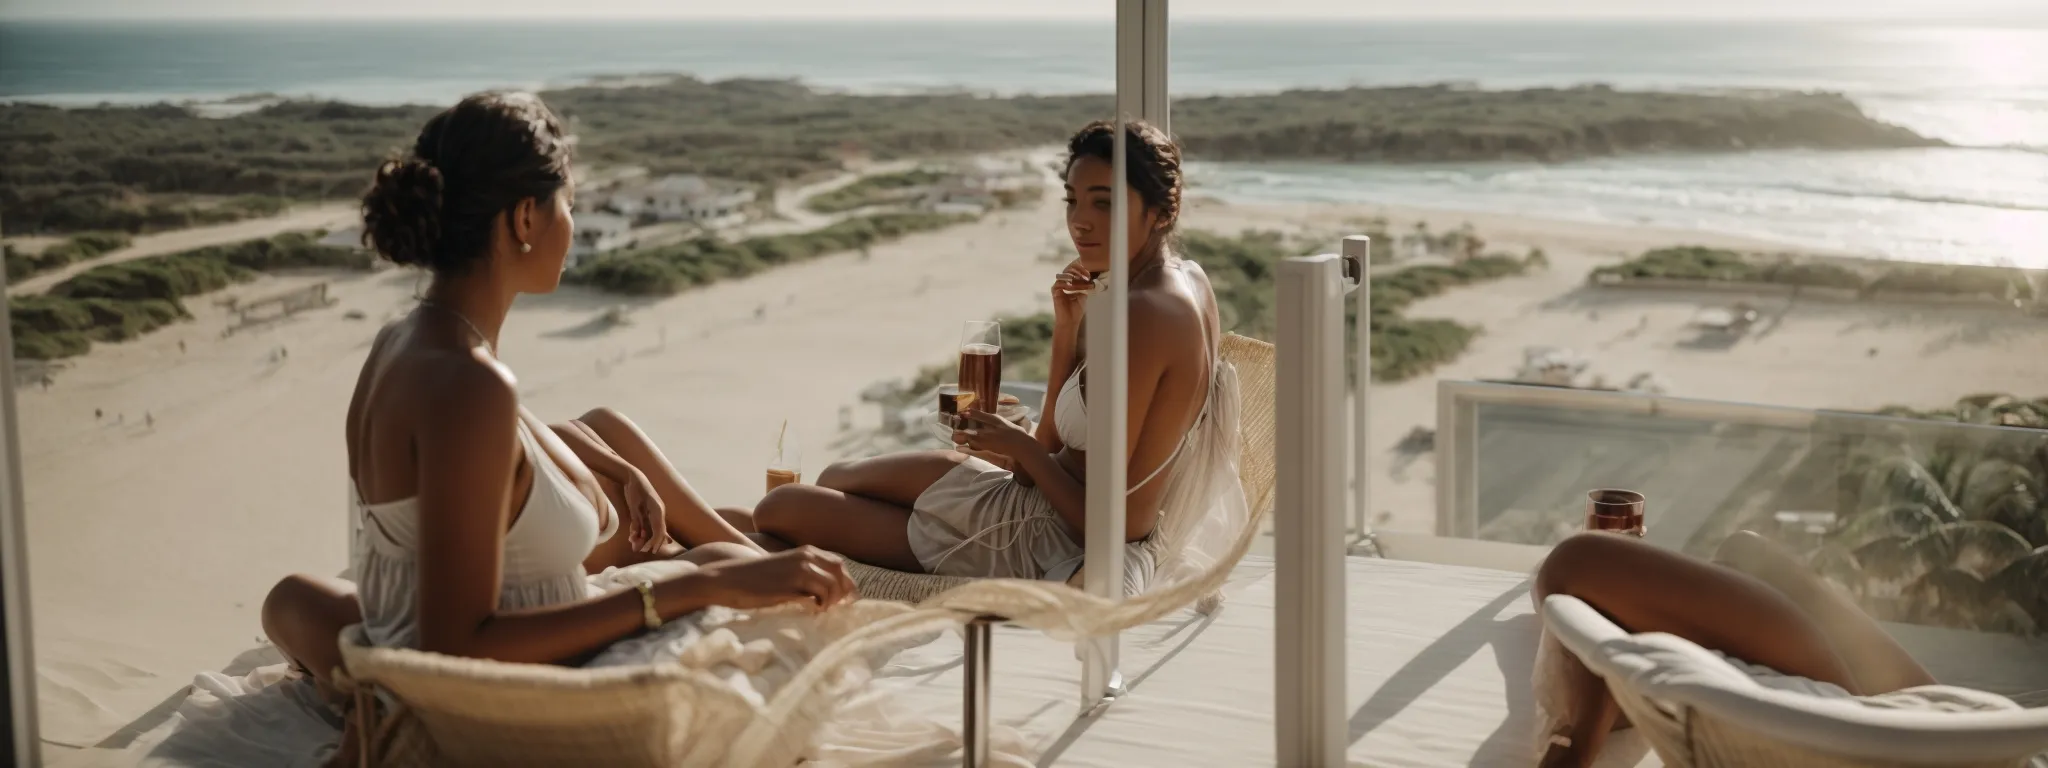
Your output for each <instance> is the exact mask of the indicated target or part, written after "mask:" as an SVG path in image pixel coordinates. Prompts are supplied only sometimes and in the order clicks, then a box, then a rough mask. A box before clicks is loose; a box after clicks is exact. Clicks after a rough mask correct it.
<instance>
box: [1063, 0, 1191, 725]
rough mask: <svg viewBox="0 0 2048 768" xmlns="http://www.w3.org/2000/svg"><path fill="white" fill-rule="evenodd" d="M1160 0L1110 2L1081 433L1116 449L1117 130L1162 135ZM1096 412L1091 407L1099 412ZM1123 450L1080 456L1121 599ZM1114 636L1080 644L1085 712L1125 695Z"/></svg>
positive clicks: (1126, 334) (1098, 583) (1120, 362)
mask: <svg viewBox="0 0 2048 768" xmlns="http://www.w3.org/2000/svg"><path fill="white" fill-rule="evenodd" d="M1166 34H1167V29H1166V0H1118V2H1117V6H1116V116H1115V120H1116V127H1117V131H1116V148H1115V155H1114V157H1113V159H1112V164H1113V166H1114V173H1115V181H1114V182H1112V184H1113V185H1114V186H1113V188H1112V194H1111V206H1112V207H1111V224H1110V280H1109V290H1107V291H1103V292H1102V293H1099V294H1096V295H1095V296H1092V297H1090V298H1089V299H1088V375H1089V387H1088V396H1089V405H1090V407H1089V409H1088V434H1090V435H1094V436H1096V437H1095V440H1096V444H1097V445H1107V446H1120V445H1124V444H1126V442H1128V441H1129V439H1130V434H1129V412H1130V392H1129V388H1128V386H1127V385H1126V384H1127V382H1128V381H1130V295H1131V293H1130V280H1129V272H1130V270H1128V269H1126V267H1127V266H1128V265H1129V264H1130V261H1131V254H1130V245H1129V243H1130V232H1129V228H1130V211H1129V206H1130V203H1129V200H1128V186H1127V182H1126V178H1127V177H1126V174H1125V168H1126V167H1127V162H1128V160H1127V151H1126V150H1127V148H1126V147H1125V146H1124V130H1123V128H1124V124H1125V121H1126V120H1130V119H1133V118H1136V119H1140V120H1144V121H1146V122H1149V123H1151V124H1153V125H1155V126H1157V127H1159V128H1160V129H1161V130H1167V131H1170V130H1171V127H1170V123H1169V122H1168V121H1169V119H1170V116H1169V114H1168V113H1169V107H1168V103H1167V89H1166V63H1167V62H1166ZM1098 406H1099V407H1098ZM1124 455H1125V454H1124V452H1123V451H1119V450H1104V451H1091V452H1090V453H1089V454H1088V526H1087V530H1086V531H1085V533H1086V536H1087V540H1086V542H1085V544H1086V547H1087V556H1086V566H1085V568H1086V571H1085V572H1086V574H1087V575H1086V576H1085V577H1084V581H1085V584H1084V585H1083V587H1084V588H1085V589H1087V591H1088V592H1089V593H1091V594H1095V595H1098V596H1101V597H1106V598H1109V599H1112V600H1120V599H1123V597H1124V594H1123V582H1124V580H1123V573H1124V543H1125V537H1124V522H1125V517H1124V489H1125V488H1126V487H1127V486H1128V485H1129V480H1128V477H1127V469H1128V467H1127V466H1126V464H1125V461H1124ZM1119 645H1120V643H1119V638H1118V636H1117V635H1106V636H1103V637H1097V638H1091V639H1089V640H1085V641H1083V642H1082V643H1081V648H1080V655H1081V702H1082V707H1083V708H1084V709H1087V708H1091V707H1094V706H1096V705H1098V704H1100V703H1102V702H1105V701H1107V700H1110V699H1113V698H1114V697H1116V696H1118V695H1120V694H1121V693H1122V692H1123V682H1122V679H1121V675H1120V674H1118V672H1117V660H1118V656H1119V653H1118V651H1119Z"/></svg>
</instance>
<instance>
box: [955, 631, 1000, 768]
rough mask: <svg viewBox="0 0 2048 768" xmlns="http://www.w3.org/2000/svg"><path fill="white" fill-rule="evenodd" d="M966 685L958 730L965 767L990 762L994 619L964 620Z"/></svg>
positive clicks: (984, 766) (981, 767) (975, 767)
mask: <svg viewBox="0 0 2048 768" xmlns="http://www.w3.org/2000/svg"><path fill="white" fill-rule="evenodd" d="M966 632H967V669H966V672H967V684H966V685H965V686H964V688H965V690H966V701H965V702H964V704H965V706H964V707H963V709H962V714H963V715H964V718H963V719H964V722H963V723H961V729H960V750H961V764H962V765H965V766H967V768H986V766H987V765H988V764H989V747H988V715H989V713H988V692H989V682H990V681H989V663H990V662H991V661H992V660H991V659H990V658H989V654H990V652H992V651H994V650H995V643H994V640H995V627H994V622H992V621H990V620H988V619H975V620H974V621H970V622H968V623H967V627H966Z"/></svg>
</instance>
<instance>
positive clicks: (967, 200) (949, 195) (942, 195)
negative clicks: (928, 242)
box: [918, 179, 998, 216]
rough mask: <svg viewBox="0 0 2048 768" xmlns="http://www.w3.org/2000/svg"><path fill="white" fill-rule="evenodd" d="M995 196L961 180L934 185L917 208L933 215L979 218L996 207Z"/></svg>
mask: <svg viewBox="0 0 2048 768" xmlns="http://www.w3.org/2000/svg"><path fill="white" fill-rule="evenodd" d="M997 204H998V200H997V199H996V196H995V195H994V194H993V193H991V192H989V191H988V190H985V189H981V188H979V187H978V186H976V185H975V184H973V183H971V182H967V181H963V180H959V179H956V180H953V181H949V182H946V183H942V184H934V185H932V187H931V188H930V189H928V190H926V192H925V195H924V198H923V199H922V200H919V201H918V207H920V208H923V209H925V210H928V211H931V212H933V213H943V214H959V215H966V216H980V215H982V214H984V213H987V212H988V211H989V210H990V209H992V208H995V207H997Z"/></svg>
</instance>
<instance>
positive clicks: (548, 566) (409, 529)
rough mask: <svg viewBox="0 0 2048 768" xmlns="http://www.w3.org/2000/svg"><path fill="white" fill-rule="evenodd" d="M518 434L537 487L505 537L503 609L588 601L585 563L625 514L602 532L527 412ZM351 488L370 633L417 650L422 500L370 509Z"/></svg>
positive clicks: (357, 567)
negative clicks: (538, 434) (586, 598)
mask: <svg viewBox="0 0 2048 768" xmlns="http://www.w3.org/2000/svg"><path fill="white" fill-rule="evenodd" d="M518 434H519V447H520V450H521V451H523V452H524V453H525V454H526V461H527V463H528V464H529V465H531V466H532V467H533V488H532V490H531V491H530V492H529V493H528V494H527V497H526V503H525V504H524V505H523V506H521V507H520V511H519V517H518V519H516V520H514V521H513V522H512V527H511V528H510V529H508V530H506V531H505V557H504V562H503V565H502V570H501V572H500V573H501V577H500V578H501V582H500V587H499V607H500V608H501V609H513V608H534V607H539V606H543V605H553V604H557V603H563V602H569V601H572V600H580V599H582V598H584V597H586V596H587V595H588V592H589V588H588V585H587V582H586V579H585V574H584V572H583V559H584V558H585V557H588V556H589V555H590V551H591V550H592V549H593V548H595V547H596V546H597V545H598V543H600V542H603V541H605V540H608V539H610V538H611V537H612V534H613V533H615V532H617V531H618V528H619V515H618V512H617V511H616V510H614V511H613V513H612V514H610V515H608V516H607V519H606V520H605V524H604V525H603V526H602V527H600V526H599V525H598V520H597V508H596V507H595V506H593V505H592V504H591V501H590V497H588V496H585V495H584V494H583V492H582V491H581V490H579V489H578V488H577V487H576V482H575V481H574V480H572V479H570V478H569V475H568V473H567V472H564V471H563V470H562V468H561V467H560V466H557V465H556V464H555V462H554V459H552V458H551V457H550V456H549V454H548V452H547V449H545V448H543V447H542V446H541V443H540V439H539V438H538V437H536V436H535V435H534V434H533V428H532V427H530V426H528V424H527V418H526V416H525V411H524V410H523V409H522V410H521V415H520V419H519V429H518ZM349 488H350V495H351V496H352V497H353V498H352V501H353V507H354V509H355V514H356V515H357V521H356V522H357V525H358V526H359V528H358V530H357V533H356V539H357V541H356V546H355V547H352V551H351V553H350V557H349V561H350V563H349V564H350V570H351V571H352V572H353V573H352V575H353V576H354V578H355V580H356V582H357V594H358V596H359V598H360V600H361V601H362V606H363V625H364V629H365V631H366V632H367V633H368V634H369V636H370V639H371V642H373V643H376V644H377V645H383V646H399V647H414V646H416V645H417V640H418V637H417V623H418V622H417V613H418V610H417V604H418V599H419V598H418V595H419V574H418V565H417V562H416V558H417V555H418V552H419V535H420V533H419V517H420V500H419V497H417V496H414V497H412V498H407V499H399V500H397V501H389V502H385V503H382V504H365V503H363V499H362V493H361V491H360V490H359V489H357V488H356V486H355V483H353V482H351V483H349Z"/></svg>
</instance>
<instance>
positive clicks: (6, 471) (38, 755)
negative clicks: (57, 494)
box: [0, 275, 43, 766]
mask: <svg viewBox="0 0 2048 768" xmlns="http://www.w3.org/2000/svg"><path fill="white" fill-rule="evenodd" d="M9 311H10V310H9V308H8V301H7V278H6V276H5V275H0V315H4V314H7V313H8V312H9ZM11 325H12V324H10V323H0V355H4V357H0V366H4V367H5V368H6V371H5V374H6V375H4V376H0V614H4V615H0V629H4V632H0V636H4V641H5V646H4V647H5V651H6V656H7V658H6V688H7V692H6V695H7V702H6V703H7V723H6V728H7V733H6V735H7V737H8V740H9V741H10V742H11V743H10V744H9V745H8V747H7V755H6V756H7V759H5V760H0V763H6V764H8V765H20V766H39V765H42V764H43V761H42V750H41V748H40V745H41V744H42V738H41V731H40V730H38V728H39V723H38V719H37V717H36V686H35V679H36V667H35V648H34V638H35V633H33V632H31V631H29V591H28V521H27V517H26V516H25V514H24V507H23V504H22V495H23V494H22V490H21V428H20V422H19V420H18V418H17V413H18V412H17V411H16V409H15V403H14V330H13V328H12V327H11Z"/></svg>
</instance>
